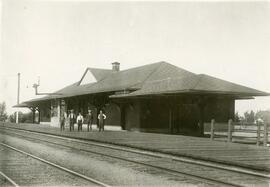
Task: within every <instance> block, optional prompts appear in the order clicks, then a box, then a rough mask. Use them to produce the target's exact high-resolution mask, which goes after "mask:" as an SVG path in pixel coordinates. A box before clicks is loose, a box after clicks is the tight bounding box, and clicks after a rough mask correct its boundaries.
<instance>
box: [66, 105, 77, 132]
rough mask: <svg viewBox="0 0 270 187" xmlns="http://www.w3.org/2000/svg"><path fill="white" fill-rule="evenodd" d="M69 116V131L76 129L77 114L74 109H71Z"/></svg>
mask: <svg viewBox="0 0 270 187" xmlns="http://www.w3.org/2000/svg"><path fill="white" fill-rule="evenodd" d="M68 118H69V131H74V124H75V123H76V116H75V114H74V111H73V109H72V110H70V114H69V116H68Z"/></svg>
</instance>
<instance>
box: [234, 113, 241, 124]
mask: <svg viewBox="0 0 270 187" xmlns="http://www.w3.org/2000/svg"><path fill="white" fill-rule="evenodd" d="M234 121H236V122H239V121H240V116H239V113H238V112H236V113H235V115H234Z"/></svg>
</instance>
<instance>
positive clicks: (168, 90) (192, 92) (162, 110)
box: [17, 62, 269, 135]
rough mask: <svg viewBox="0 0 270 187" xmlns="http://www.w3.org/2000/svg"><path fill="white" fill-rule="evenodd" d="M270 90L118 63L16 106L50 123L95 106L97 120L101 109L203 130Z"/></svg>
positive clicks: (139, 123) (112, 115) (148, 122)
mask: <svg viewBox="0 0 270 187" xmlns="http://www.w3.org/2000/svg"><path fill="white" fill-rule="evenodd" d="M268 95H269V94H268V93H266V92H262V91H259V90H255V89H252V88H248V87H245V86H241V85H238V84H235V83H232V82H228V81H225V80H221V79H218V78H215V77H212V76H209V75H205V74H195V73H192V72H189V71H187V70H184V69H182V68H179V67H177V66H174V65H172V64H169V63H167V62H158V63H153V64H149V65H144V66H140V67H136V68H131V69H127V70H122V71H120V63H118V62H114V63H112V69H97V68H87V69H86V70H85V72H84V74H83V75H82V77H81V79H80V80H77V81H76V82H75V83H73V84H71V85H69V86H67V87H65V88H63V89H61V90H58V91H56V92H55V93H54V94H53V95H48V96H45V97H42V98H38V99H33V100H29V101H25V102H23V103H21V104H19V105H17V107H28V108H30V109H31V110H32V111H33V114H35V113H36V111H38V116H39V117H38V122H39V123H41V124H42V123H49V124H50V125H52V126H59V125H60V116H61V115H64V112H68V111H70V110H71V109H73V110H74V111H75V114H77V113H78V112H79V111H80V112H82V114H83V115H86V113H87V110H88V109H91V110H92V111H93V113H94V116H95V118H94V123H97V113H98V111H99V110H103V111H104V112H105V114H106V115H107V119H106V124H107V125H113V126H121V128H122V129H125V130H131V131H143V132H160V133H171V134H191V135H202V134H203V129H204V123H205V122H209V121H210V120H211V119H213V118H214V119H215V120H216V121H217V122H227V121H228V119H233V118H234V113H235V100H239V99H253V98H254V96H268Z"/></svg>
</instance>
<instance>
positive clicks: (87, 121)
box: [85, 110, 93, 131]
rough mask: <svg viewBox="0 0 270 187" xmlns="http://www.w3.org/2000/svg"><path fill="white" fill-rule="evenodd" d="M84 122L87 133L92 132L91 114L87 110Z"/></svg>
mask: <svg viewBox="0 0 270 187" xmlns="http://www.w3.org/2000/svg"><path fill="white" fill-rule="evenodd" d="M85 121H86V123H87V131H89V127H90V130H92V123H93V114H92V111H91V110H88V114H86V117H85Z"/></svg>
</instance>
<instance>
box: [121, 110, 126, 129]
mask: <svg viewBox="0 0 270 187" xmlns="http://www.w3.org/2000/svg"><path fill="white" fill-rule="evenodd" d="M120 116H121V128H122V130H126V115H125V106H124V105H121V106H120Z"/></svg>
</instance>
